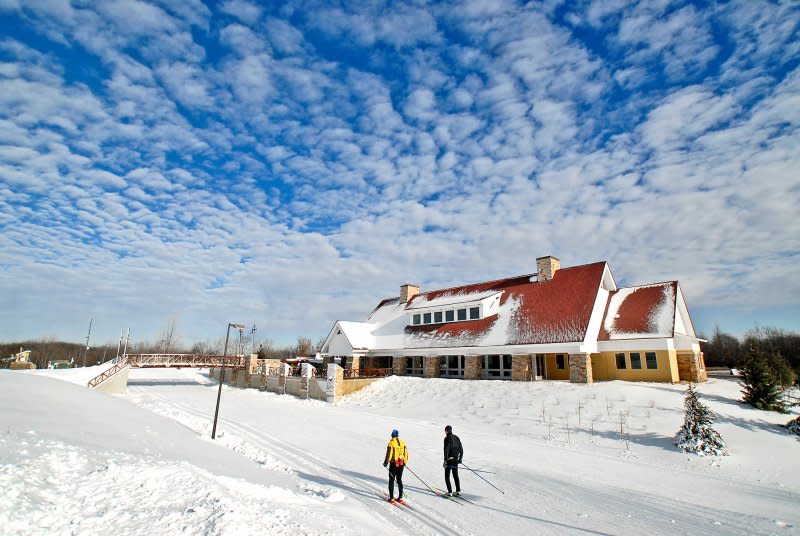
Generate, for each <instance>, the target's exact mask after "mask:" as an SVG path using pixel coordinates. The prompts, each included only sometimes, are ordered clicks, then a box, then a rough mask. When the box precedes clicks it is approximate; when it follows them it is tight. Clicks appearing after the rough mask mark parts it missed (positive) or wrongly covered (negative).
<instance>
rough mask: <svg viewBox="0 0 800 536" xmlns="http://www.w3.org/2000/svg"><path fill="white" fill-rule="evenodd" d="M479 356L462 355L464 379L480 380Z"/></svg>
mask: <svg viewBox="0 0 800 536" xmlns="http://www.w3.org/2000/svg"><path fill="white" fill-rule="evenodd" d="M482 372H483V371H482V370H481V356H479V355H468V356H465V357H464V379H465V380H480V379H481V373H482Z"/></svg>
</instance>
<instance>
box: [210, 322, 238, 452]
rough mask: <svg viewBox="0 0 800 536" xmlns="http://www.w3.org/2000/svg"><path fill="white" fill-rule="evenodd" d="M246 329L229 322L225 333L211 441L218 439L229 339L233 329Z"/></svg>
mask: <svg viewBox="0 0 800 536" xmlns="http://www.w3.org/2000/svg"><path fill="white" fill-rule="evenodd" d="M232 327H234V328H239V329H240V330H241V329H243V328H244V326H243V325H242V324H235V323H232V322H228V330H227V332H226V333H225V348H224V349H223V350H222V366H220V368H219V390H218V391H217V407H216V408H215V409H214V426H213V427H212V428H211V439H216V438H217V417H218V416H219V399H220V397H222V382H223V380H224V379H225V356H226V355H228V339H229V338H230V334H231V328H232Z"/></svg>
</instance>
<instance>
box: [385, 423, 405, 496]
mask: <svg viewBox="0 0 800 536" xmlns="http://www.w3.org/2000/svg"><path fill="white" fill-rule="evenodd" d="M399 436H400V434H399V433H398V431H397V430H392V437H391V439H389V444H388V445H386V457H384V459H383V466H384V467H386V466H387V465H388V466H389V502H395V500H394V481H395V480H397V491H398V494H397V500H398V501H399V502H403V469H404V468H405V465H406V462H407V461H408V449H407V448H406V444H405V442H403V440H402V439H400V437H399Z"/></svg>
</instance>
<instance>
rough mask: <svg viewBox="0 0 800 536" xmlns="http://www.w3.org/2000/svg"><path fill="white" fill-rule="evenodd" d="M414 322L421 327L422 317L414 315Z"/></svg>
mask: <svg viewBox="0 0 800 536" xmlns="http://www.w3.org/2000/svg"><path fill="white" fill-rule="evenodd" d="M413 322H414V325H415V326H419V325H420V323H421V322H422V315H414V318H413Z"/></svg>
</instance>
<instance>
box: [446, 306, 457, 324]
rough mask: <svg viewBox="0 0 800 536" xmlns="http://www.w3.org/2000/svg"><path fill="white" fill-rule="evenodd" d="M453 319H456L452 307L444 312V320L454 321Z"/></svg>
mask: <svg viewBox="0 0 800 536" xmlns="http://www.w3.org/2000/svg"><path fill="white" fill-rule="evenodd" d="M455 319H456V312H455V311H454V310H453V309H450V310H449V311H445V312H444V321H445V322H455Z"/></svg>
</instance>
